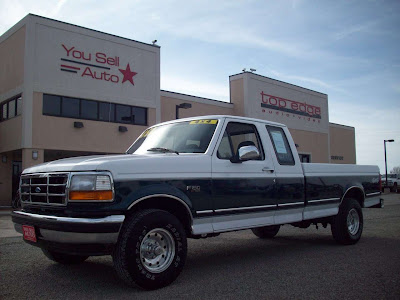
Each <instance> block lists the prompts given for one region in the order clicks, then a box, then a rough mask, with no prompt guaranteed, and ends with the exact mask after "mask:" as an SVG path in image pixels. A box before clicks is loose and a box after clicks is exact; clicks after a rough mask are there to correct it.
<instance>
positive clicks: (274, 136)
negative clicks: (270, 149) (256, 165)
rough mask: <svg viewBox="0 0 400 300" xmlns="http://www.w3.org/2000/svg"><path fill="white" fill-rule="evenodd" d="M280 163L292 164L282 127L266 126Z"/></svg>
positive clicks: (290, 152)
mask: <svg viewBox="0 0 400 300" xmlns="http://www.w3.org/2000/svg"><path fill="white" fill-rule="evenodd" d="M266 127H267V130H268V133H269V136H270V137H271V140H272V145H273V146H274V150H275V154H276V157H277V158H278V162H279V164H280V165H294V158H293V154H292V150H290V147H289V142H288V140H287V138H286V135H285V132H284V131H283V129H282V128H279V127H273V126H266Z"/></svg>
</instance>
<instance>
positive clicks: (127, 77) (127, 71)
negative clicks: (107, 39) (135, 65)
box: [118, 64, 137, 85]
mask: <svg viewBox="0 0 400 300" xmlns="http://www.w3.org/2000/svg"><path fill="white" fill-rule="evenodd" d="M118 70H119V71H120V72H121V73H122V74H124V78H123V79H122V83H124V82H125V81H129V82H130V83H132V85H135V84H134V82H133V76H135V75H136V74H137V73H136V72H132V71H131V67H130V66H129V64H127V65H126V69H125V70H124V69H118Z"/></svg>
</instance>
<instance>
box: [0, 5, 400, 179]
mask: <svg viewBox="0 0 400 300" xmlns="http://www.w3.org/2000/svg"><path fill="white" fill-rule="evenodd" d="M28 13H35V14H39V15H42V16H45V17H49V18H54V19H57V20H61V21H65V22H69V23H73V24H76V25H81V26H84V27H88V28H92V29H96V30H100V31H104V32H107V33H112V34H115V35H119V36H123V37H127V38H131V39H135V40H138V41H142V42H148V43H150V42H151V41H152V40H154V39H157V40H158V45H160V46H161V88H162V89H166V90H171V91H175V92H182V93H187V94H192V95H196V96H204V97H209V98H213V99H218V100H223V101H229V84H228V83H229V79H228V77H229V75H232V74H236V73H239V72H240V71H241V70H242V69H243V68H244V67H246V68H250V67H252V68H255V69H257V72H256V73H258V74H261V75H264V76H268V77H272V78H275V79H278V80H282V81H286V82H289V83H292V84H296V85H300V86H303V87H306V88H309V89H313V90H316V91H319V92H322V93H326V94H328V99H329V115H330V121H331V122H333V123H339V124H345V125H350V126H354V127H355V128H356V147H357V163H358V164H376V165H379V167H380V169H381V172H382V173H383V172H384V154H383V140H384V139H395V140H396V142H395V143H390V144H388V145H387V146H388V147H387V153H388V169H389V170H390V169H392V168H393V167H394V166H400V1H383V0H376V1H372V0H371V1H368V0H360V1H350V0H348V1H340V0H336V1H317V0H315V1H306V0H291V1H290V0H287V1H286V0H281V1H253V0H243V1H241V0H236V1H215V0H214V1H209V0H203V1H189V0H186V1H170V0H163V1H153V0H145V1H134V0H114V1H102V0H96V1H94V0H89V1H68V0H61V1H54V0H53V1H44V0H35V1H21V0H12V1H9V0H1V1H0V34H2V33H4V32H5V31H6V30H7V29H8V28H10V27H11V26H12V25H13V24H15V23H16V22H17V21H19V20H20V19H21V18H23V17H24V16H25V15H26V14H28Z"/></svg>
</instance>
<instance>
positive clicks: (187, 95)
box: [160, 90, 233, 104]
mask: <svg viewBox="0 0 400 300" xmlns="http://www.w3.org/2000/svg"><path fill="white" fill-rule="evenodd" d="M160 92H166V93H171V94H175V95H182V96H186V97H193V98H196V99H201V100H208V101H215V102H219V103H224V104H233V103H232V102H230V100H229V102H225V101H222V100H216V99H210V98H205V97H199V96H194V95H189V94H183V93H178V92H171V91H167V90H160Z"/></svg>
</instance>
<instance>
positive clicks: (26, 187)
mask: <svg viewBox="0 0 400 300" xmlns="http://www.w3.org/2000/svg"><path fill="white" fill-rule="evenodd" d="M68 178H69V174H68V173H53V174H30V175H22V176H21V184H20V187H21V201H22V202H23V203H32V204H45V205H66V204H67V184H68Z"/></svg>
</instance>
